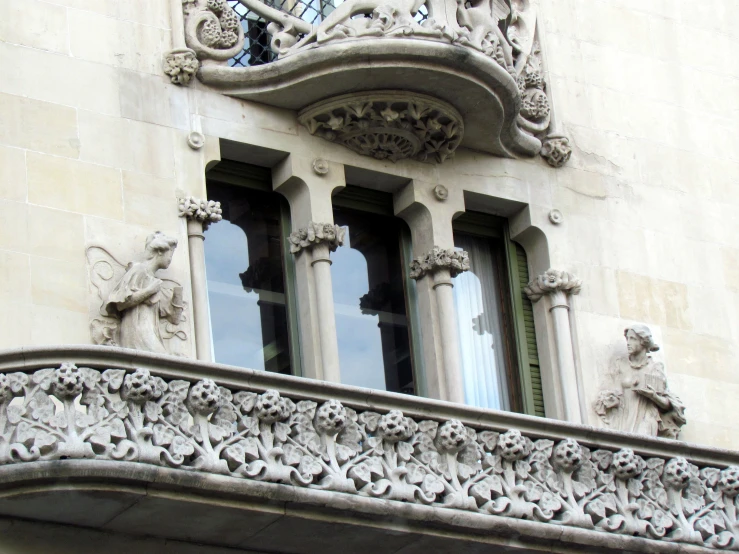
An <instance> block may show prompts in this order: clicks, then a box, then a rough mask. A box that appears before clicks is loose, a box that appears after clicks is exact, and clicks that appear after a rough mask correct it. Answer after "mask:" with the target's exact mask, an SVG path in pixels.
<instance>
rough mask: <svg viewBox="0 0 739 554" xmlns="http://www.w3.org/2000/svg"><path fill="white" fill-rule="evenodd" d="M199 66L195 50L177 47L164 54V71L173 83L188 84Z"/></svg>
mask: <svg viewBox="0 0 739 554" xmlns="http://www.w3.org/2000/svg"><path fill="white" fill-rule="evenodd" d="M199 67H200V62H199V61H198V58H197V56H196V55H195V51H194V50H191V49H190V48H179V49H176V50H172V51H170V52H167V53H166V54H165V55H164V73H165V74H166V75H168V76H169V78H170V80H171V81H172V83H174V84H175V85H189V84H190V81H192V79H193V77H195V73H197V71H198V68H199Z"/></svg>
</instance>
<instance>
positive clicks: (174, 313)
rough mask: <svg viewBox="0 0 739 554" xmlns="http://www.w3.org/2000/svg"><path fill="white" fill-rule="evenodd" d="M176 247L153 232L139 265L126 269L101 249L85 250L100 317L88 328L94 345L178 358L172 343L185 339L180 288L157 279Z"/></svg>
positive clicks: (166, 238)
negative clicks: (131, 349)
mask: <svg viewBox="0 0 739 554" xmlns="http://www.w3.org/2000/svg"><path fill="white" fill-rule="evenodd" d="M176 247H177V239H174V238H171V237H168V236H167V235H164V234H163V233H160V232H159V231H157V232H155V233H153V234H151V235H149V237H148V238H147V239H146V246H145V251H144V254H143V261H138V262H131V263H129V264H128V265H126V266H124V265H123V264H121V263H120V262H118V260H116V259H115V258H114V257H113V256H112V255H111V254H110V253H109V252H108V251H107V250H105V249H104V248H102V247H99V246H91V247H90V248H88V249H87V260H88V264H89V268H90V280H91V282H92V285H93V287H94V288H95V289H96V291H97V299H96V300H97V301H99V302H100V304H99V310H98V314H99V316H101V317H98V318H95V319H93V321H92V324H91V328H92V338H93V341H94V342H95V344H105V345H110V346H122V347H124V348H134V349H136V350H146V351H149V352H160V353H170V354H177V353H179V350H178V348H176V347H173V346H172V345H171V341H172V340H173V339H175V338H176V339H179V340H181V341H184V340H186V339H187V335H186V333H185V331H184V330H183V329H182V327H183V325H182V324H183V323H184V321H185V318H184V316H183V312H184V311H185V309H186V303H185V302H184V300H183V299H182V286H181V285H180V284H179V283H177V282H176V281H172V280H171V279H160V278H158V277H157V276H156V274H157V272H159V271H160V270H164V269H167V268H168V267H169V265H170V263H171V262H172V255H173V254H174V249H175V248H176Z"/></svg>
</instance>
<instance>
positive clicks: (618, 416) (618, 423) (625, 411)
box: [606, 356, 685, 438]
mask: <svg viewBox="0 0 739 554" xmlns="http://www.w3.org/2000/svg"><path fill="white" fill-rule="evenodd" d="M606 378H607V382H606V388H607V389H609V390H612V391H617V392H621V393H622V394H623V397H622V401H621V406H619V407H618V408H616V409H614V410H613V413H612V414H610V419H611V427H613V428H615V429H619V430H621V431H627V432H629V433H640V434H644V435H650V436H653V437H656V436H662V437H668V438H677V434H678V433H679V432H680V427H681V426H682V425H683V424H685V415H684V412H685V408H684V406H683V404H682V402H681V401H680V399H679V398H678V397H677V396H675V395H674V394H673V393H671V392H670V391H669V390H667V378H666V376H665V370H664V366H663V365H662V364H661V363H659V362H655V361H654V360H653V359H652V357H651V356H647V360H646V364H645V365H643V366H641V367H633V366H632V365H631V363H630V362H629V360H628V358H618V359H617V360H616V362H615V363H614V365H613V367H612V368H611V369H610V371H609V372H608V374H607V376H606ZM647 385H649V386H651V387H652V388H653V389H654V390H655V391H657V393H658V394H659V396H660V397H661V398H662V399H664V400H666V401H668V403H669V408H668V409H667V410H661V409H660V408H659V407H658V406H657V405H656V404H655V403H654V402H653V401H652V400H650V399H649V398H646V397H644V396H642V395H641V394H639V393H638V392H636V390H635V389H638V388H646V387H647Z"/></svg>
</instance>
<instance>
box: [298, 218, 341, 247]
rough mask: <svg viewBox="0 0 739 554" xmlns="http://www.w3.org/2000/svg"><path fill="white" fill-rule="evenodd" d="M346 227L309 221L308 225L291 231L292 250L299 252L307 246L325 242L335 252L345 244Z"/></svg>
mask: <svg viewBox="0 0 739 554" xmlns="http://www.w3.org/2000/svg"><path fill="white" fill-rule="evenodd" d="M345 235H346V229H344V228H343V227H339V226H338V225H334V224H333V223H313V222H312V221H311V222H309V223H308V226H307V227H303V228H301V229H298V230H297V231H293V232H292V233H290V237H289V240H290V252H292V253H293V254H299V253H300V252H301V251H303V250H304V249H306V248H313V247H314V246H316V245H319V244H325V245H326V246H327V247H328V249H329V250H330V251H331V252H335V251H336V249H337V248H338V247H339V246H342V245H343V244H344V236H345Z"/></svg>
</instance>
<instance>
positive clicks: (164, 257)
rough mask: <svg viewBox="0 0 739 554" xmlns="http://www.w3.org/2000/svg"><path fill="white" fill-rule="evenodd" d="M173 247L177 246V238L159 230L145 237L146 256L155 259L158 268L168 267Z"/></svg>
mask: <svg viewBox="0 0 739 554" xmlns="http://www.w3.org/2000/svg"><path fill="white" fill-rule="evenodd" d="M175 248H177V239H175V238H172V237H168V236H167V235H165V234H164V233H162V232H161V231H155V232H154V233H152V234H151V235H149V236H148V237H146V258H147V259H149V260H154V259H156V260H157V267H158V269H167V268H168V267H169V264H171V263H172V256H173V255H174V249H175Z"/></svg>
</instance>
